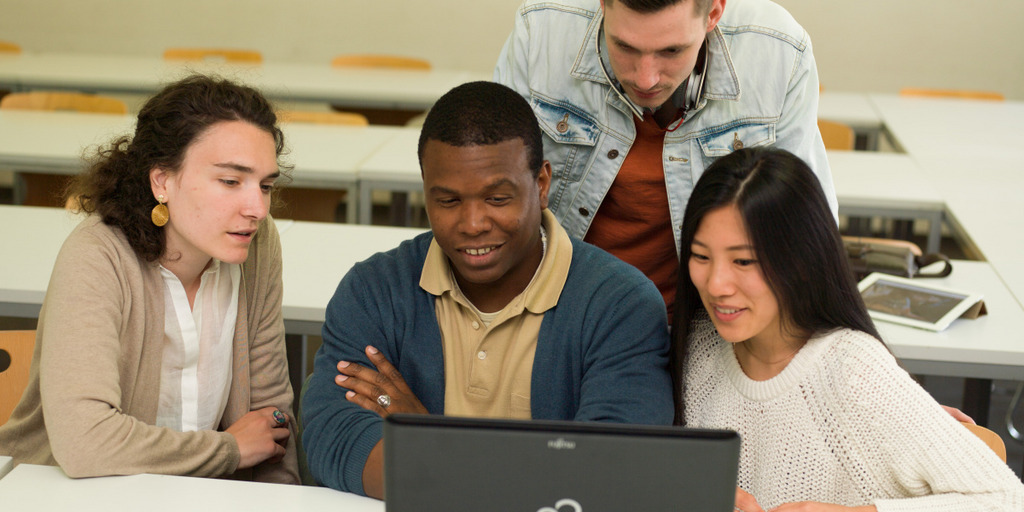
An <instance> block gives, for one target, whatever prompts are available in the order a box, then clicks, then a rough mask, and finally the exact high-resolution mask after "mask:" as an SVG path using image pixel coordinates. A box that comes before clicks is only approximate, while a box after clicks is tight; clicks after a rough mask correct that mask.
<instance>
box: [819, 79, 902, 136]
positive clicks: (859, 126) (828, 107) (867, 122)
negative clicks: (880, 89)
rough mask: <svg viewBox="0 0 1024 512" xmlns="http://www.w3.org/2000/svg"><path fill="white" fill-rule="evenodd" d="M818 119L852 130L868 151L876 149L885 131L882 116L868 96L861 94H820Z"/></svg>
mask: <svg viewBox="0 0 1024 512" xmlns="http://www.w3.org/2000/svg"><path fill="white" fill-rule="evenodd" d="M818 119H827V120H829V121H836V122H839V123H843V124H845V125H847V126H849V127H850V128H853V132H854V133H855V134H856V135H857V138H858V139H863V146H864V148H865V149H869V150H876V149H878V139H879V137H881V134H882V132H883V131H884V129H885V125H883V124H882V116H881V115H879V113H878V111H877V110H876V109H875V105H874V103H872V102H871V99H870V98H869V97H868V95H867V94H863V93H855V92H832V91H825V92H822V93H821V95H820V96H819V97H818ZM858 142H860V141H858ZM858 147H860V146H859V145H858Z"/></svg>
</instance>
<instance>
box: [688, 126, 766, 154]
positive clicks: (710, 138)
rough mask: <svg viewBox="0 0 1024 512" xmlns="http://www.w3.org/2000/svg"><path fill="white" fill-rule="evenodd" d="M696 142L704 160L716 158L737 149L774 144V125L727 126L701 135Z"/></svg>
mask: <svg viewBox="0 0 1024 512" xmlns="http://www.w3.org/2000/svg"><path fill="white" fill-rule="evenodd" d="M697 140H698V141H699V142H700V149H701V151H702V152H703V153H704V157H705V158H718V157H721V156H725V155H728V154H729V153H732V152H733V151H736V150H737V149H742V148H749V147H753V146H766V145H769V144H772V143H774V142H775V123H764V124H743V125H739V126H735V125H734V126H729V127H727V128H724V129H721V130H717V131H713V132H711V133H708V134H705V135H701V136H699V137H698V138H697Z"/></svg>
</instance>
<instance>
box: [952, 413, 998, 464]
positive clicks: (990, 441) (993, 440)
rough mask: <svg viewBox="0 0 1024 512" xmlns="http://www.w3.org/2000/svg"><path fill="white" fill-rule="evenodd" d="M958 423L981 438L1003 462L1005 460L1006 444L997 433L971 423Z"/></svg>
mask: <svg viewBox="0 0 1024 512" xmlns="http://www.w3.org/2000/svg"><path fill="white" fill-rule="evenodd" d="M960 424H961V425H963V426H964V427H966V428H967V430H970V431H971V433H972V434H974V435H976V436H978V437H979V438H981V440H982V441H984V442H985V444H986V445H988V447H989V448H991V449H992V451H994V452H996V455H998V456H999V458H1000V459H1003V462H1006V444H1004V443H1003V438H1001V437H999V434H996V433H995V432H993V431H991V430H989V429H987V428H985V427H982V426H978V425H974V424H972V423H964V422H960Z"/></svg>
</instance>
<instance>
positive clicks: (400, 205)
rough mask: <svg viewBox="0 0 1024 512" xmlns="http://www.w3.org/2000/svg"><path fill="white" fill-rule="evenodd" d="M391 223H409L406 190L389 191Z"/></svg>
mask: <svg viewBox="0 0 1024 512" xmlns="http://www.w3.org/2000/svg"><path fill="white" fill-rule="evenodd" d="M391 225H392V226H408V225H409V193H408V192H392V193H391Z"/></svg>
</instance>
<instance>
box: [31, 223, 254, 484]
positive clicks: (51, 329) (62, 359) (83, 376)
mask: <svg viewBox="0 0 1024 512" xmlns="http://www.w3.org/2000/svg"><path fill="white" fill-rule="evenodd" d="M85 222H89V221H85ZM154 281H155V282H159V281H158V280H154ZM154 281H151V282H154ZM157 294H158V295H157ZM152 297H162V290H152V289H146V278H145V272H144V270H143V268H142V267H140V263H139V261H138V260H137V258H136V257H135V255H134V253H133V252H132V251H131V249H130V248H129V247H128V246H127V243H125V242H124V241H123V239H122V238H119V237H117V236H116V235H115V233H114V232H112V231H111V229H110V228H106V227H105V226H103V225H101V224H98V223H96V224H94V225H92V226H89V227H86V228H85V229H78V230H76V231H75V232H74V233H73V234H72V235H71V236H70V237H69V238H68V240H67V241H66V242H65V244H64V246H63V247H62V249H61V252H60V254H59V255H58V257H57V262H56V264H55V266H54V270H53V274H52V276H51V278H50V283H49V287H48V289H47V296H46V299H45V301H44V306H43V310H42V312H41V314H40V320H39V329H40V330H41V337H40V342H41V343H42V347H41V359H40V395H41V400H42V408H43V415H44V419H45V424H46V430H47V435H48V436H49V441H50V447H51V449H52V452H53V456H54V458H55V459H56V461H57V462H58V463H59V464H60V465H61V467H62V468H63V469H64V471H65V472H66V473H67V474H68V475H69V476H72V477H88V476H102V475H122V474H135V473H163V474H177V475H193V476H220V475H224V474H228V473H231V472H233V471H234V470H235V467H236V466H237V465H238V460H239V454H238V448H237V445H236V444H235V441H234V439H233V438H232V436H231V434H228V433H225V432H214V431H202V432H185V433H182V432H175V431H173V430H170V429H166V428H160V427H155V426H153V425H151V424H147V423H146V422H145V421H143V420H141V419H140V417H142V418H149V419H150V421H154V420H155V418H156V410H157V405H158V404H157V400H158V397H159V386H160V383H159V380H160V379H159V373H160V360H161V357H160V353H161V351H162V343H161V341H162V339H163V328H164V327H163V321H162V319H161V320H160V321H159V322H155V321H154V320H153V319H152V318H149V319H147V318H146V315H147V314H151V311H147V304H148V303H149V302H150V299H151V298H152ZM156 302H157V303H158V304H162V300H156ZM161 312H162V310H161ZM161 318H162V316H161ZM157 323H158V324H159V325H156V324H157ZM154 351H156V352H155V353H154Z"/></svg>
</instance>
